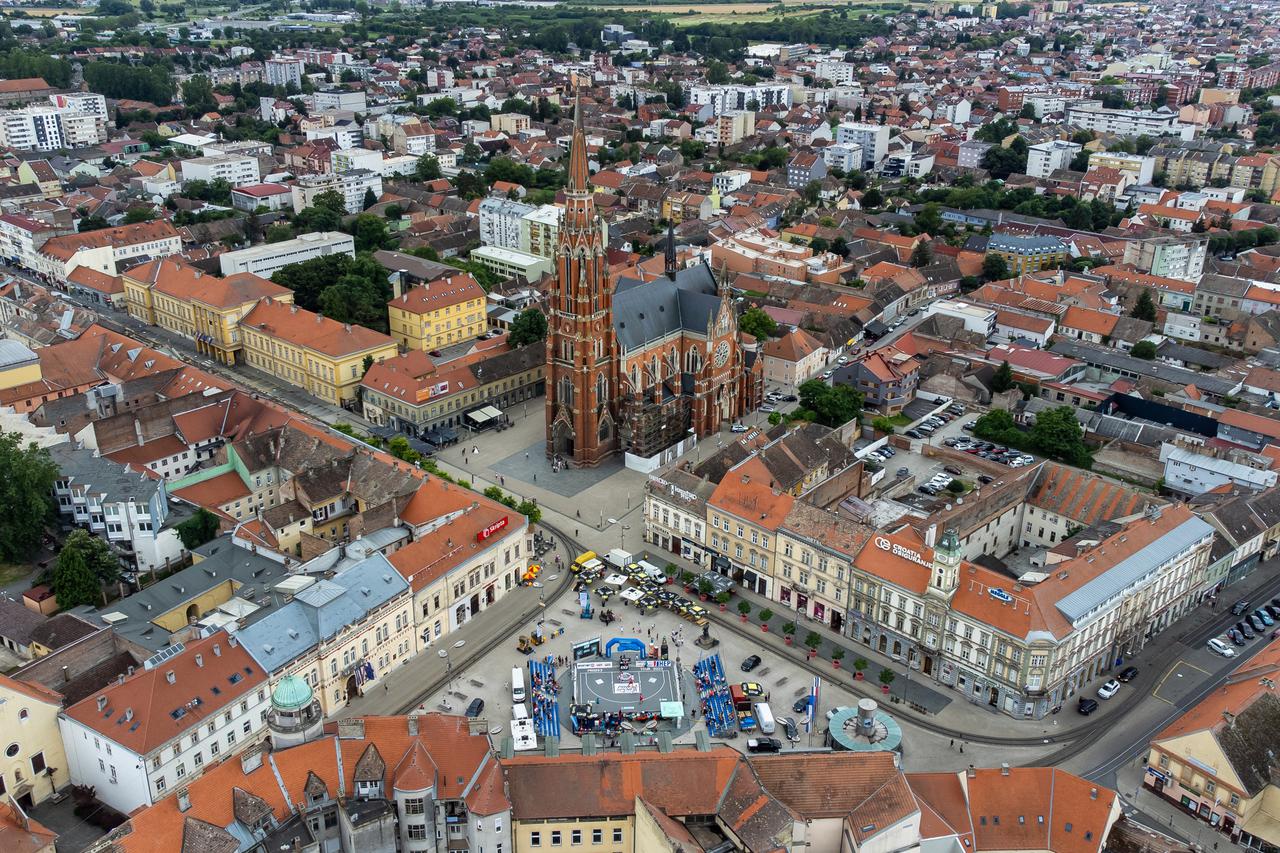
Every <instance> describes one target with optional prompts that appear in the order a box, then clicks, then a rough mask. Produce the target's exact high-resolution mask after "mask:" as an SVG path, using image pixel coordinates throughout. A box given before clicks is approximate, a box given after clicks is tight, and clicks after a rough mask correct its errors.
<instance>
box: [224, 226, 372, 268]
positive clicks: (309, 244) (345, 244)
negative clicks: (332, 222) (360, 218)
mask: <svg viewBox="0 0 1280 853" xmlns="http://www.w3.org/2000/svg"><path fill="white" fill-rule="evenodd" d="M337 254H344V255H348V256H350V257H353V258H354V257H355V256H356V243H355V240H354V239H353V238H352V236H351V235H350V234H343V233H342V232H341V231H314V232H312V233H310V234H303V235H302V236H300V237H295V238H293V239H292V240H282V241H281V242H279V243H263V244H262V245H260V246H251V247H250V248H248V249H239V250H237V251H235V252H224V253H223V254H221V255H219V256H218V263H219V264H220V265H221V268H222V274H223V275H234V274H235V273H240V272H248V273H253V274H254V275H259V276H262V277H263V278H270V277H271V274H272V273H274V272H275V271H276V270H278V269H281V268H282V267H287V266H289V264H299V263H302V262H303V261H309V260H311V259H312V258H320V257H324V256H325V255H337Z"/></svg>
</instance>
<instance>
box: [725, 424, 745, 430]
mask: <svg viewBox="0 0 1280 853" xmlns="http://www.w3.org/2000/svg"><path fill="white" fill-rule="evenodd" d="M747 429H748V427H747V425H746V424H734V425H733V426H731V427H729V432H746V431H747Z"/></svg>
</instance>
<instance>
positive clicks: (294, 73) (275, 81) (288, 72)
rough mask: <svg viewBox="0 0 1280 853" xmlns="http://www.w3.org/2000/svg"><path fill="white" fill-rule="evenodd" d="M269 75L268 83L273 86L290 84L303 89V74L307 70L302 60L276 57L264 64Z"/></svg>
mask: <svg viewBox="0 0 1280 853" xmlns="http://www.w3.org/2000/svg"><path fill="white" fill-rule="evenodd" d="M263 66H264V69H265V71H266V74H267V82H268V83H270V84H271V85H272V86H288V85H289V84H290V83H292V84H293V85H295V86H297V87H298V88H299V89H301V88H302V74H303V72H304V71H305V69H306V66H305V64H304V63H303V61H302V60H301V59H294V58H292V57H289V56H274V57H272V58H271V59H268V60H267V61H266V62H265V63H263Z"/></svg>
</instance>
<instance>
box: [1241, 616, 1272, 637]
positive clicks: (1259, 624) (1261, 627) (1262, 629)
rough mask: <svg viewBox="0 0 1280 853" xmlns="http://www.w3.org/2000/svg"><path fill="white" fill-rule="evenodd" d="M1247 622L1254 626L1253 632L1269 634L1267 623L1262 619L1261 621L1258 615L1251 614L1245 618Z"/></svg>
mask: <svg viewBox="0 0 1280 853" xmlns="http://www.w3.org/2000/svg"><path fill="white" fill-rule="evenodd" d="M1245 621H1246V622H1248V623H1249V624H1250V625H1252V626H1253V630H1254V631H1256V632H1258V633H1259V634H1265V633H1266V632H1267V623H1266V622H1263V621H1262V619H1260V618H1259V617H1258V616H1257V614H1254V613H1250V614H1249V615H1248V616H1247V617H1246V618H1245Z"/></svg>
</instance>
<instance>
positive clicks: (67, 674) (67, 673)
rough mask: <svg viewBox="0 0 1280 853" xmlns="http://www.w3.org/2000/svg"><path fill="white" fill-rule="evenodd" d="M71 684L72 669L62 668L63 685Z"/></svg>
mask: <svg viewBox="0 0 1280 853" xmlns="http://www.w3.org/2000/svg"><path fill="white" fill-rule="evenodd" d="M70 682H71V669H70V668H69V667H66V666H64V667H63V668H62V683H63V684H69V683H70Z"/></svg>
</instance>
